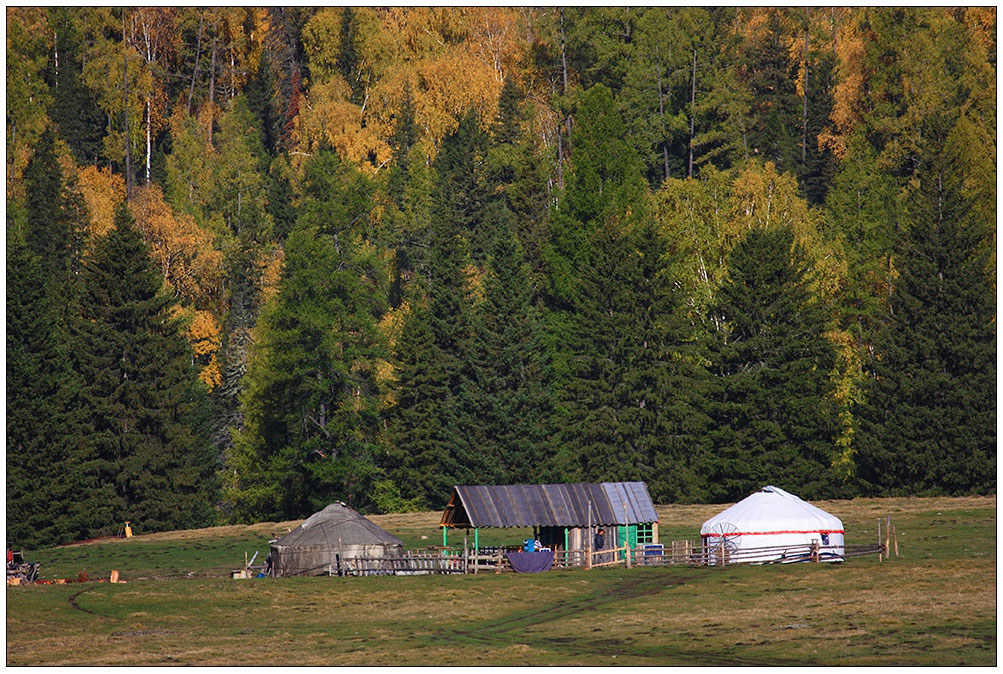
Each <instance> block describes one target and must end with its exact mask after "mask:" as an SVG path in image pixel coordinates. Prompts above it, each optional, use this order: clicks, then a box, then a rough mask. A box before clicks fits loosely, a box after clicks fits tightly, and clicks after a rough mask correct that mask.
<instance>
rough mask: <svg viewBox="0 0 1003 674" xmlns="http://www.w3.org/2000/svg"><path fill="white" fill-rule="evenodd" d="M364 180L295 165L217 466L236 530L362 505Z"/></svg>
mask: <svg viewBox="0 0 1003 674" xmlns="http://www.w3.org/2000/svg"><path fill="white" fill-rule="evenodd" d="M370 189H371V188H370V184H369V182H368V180H367V179H366V178H365V177H364V176H363V175H361V174H360V173H358V172H357V171H356V170H355V169H354V168H352V167H350V166H348V165H346V164H344V163H343V162H341V160H339V159H338V157H337V156H336V155H334V153H333V152H330V151H326V150H325V151H322V152H321V153H320V154H319V155H318V156H316V157H314V158H313V159H311V160H310V162H308V163H307V165H306V167H305V198H304V202H303V205H302V207H301V212H300V217H299V220H298V221H297V224H296V227H295V228H294V229H293V232H292V233H291V234H290V236H289V239H288V240H287V242H286V247H285V250H286V258H285V269H284V272H283V278H282V281H281V283H280V287H279V293H278V295H277V297H276V298H275V300H274V302H272V303H271V304H269V305H268V306H267V307H266V308H265V310H264V311H263V314H262V318H261V322H260V323H259V327H258V343H257V344H255V345H254V347H253V352H254V355H255V357H254V359H253V361H252V363H251V365H250V368H249V372H248V375H247V376H248V385H247V391H246V393H245V394H244V397H243V401H242V402H243V409H244V416H245V429H244V431H243V432H242V433H239V434H238V435H237V437H236V439H235V442H234V447H233V449H232V450H231V454H230V456H228V459H227V462H228V466H232V467H233V471H234V472H233V473H230V474H228V475H224V476H223V479H224V480H225V485H226V490H225V496H226V498H227V499H228V502H229V503H231V504H232V505H233V507H234V511H235V516H236V518H237V519H240V520H253V519H257V518H262V517H286V518H288V517H300V516H303V515H307V514H309V513H311V512H313V511H314V510H316V509H317V508H319V507H322V506H323V505H325V504H327V503H330V502H331V500H332V499H344V500H345V501H349V502H351V503H352V504H353V506H355V507H359V508H365V507H366V494H367V492H368V490H369V486H370V484H371V482H372V481H373V480H374V479H375V478H376V477H377V468H376V463H375V451H376V450H375V435H376V432H377V429H378V427H379V417H378V396H379V389H378V386H377V383H376V371H375V367H376V359H377V358H379V357H381V355H382V354H383V351H382V340H381V339H380V336H379V335H378V333H377V331H376V319H377V318H378V317H379V316H380V315H381V314H382V312H383V309H384V304H383V301H382V298H383V296H384V294H385V289H384V288H382V286H381V285H380V279H381V278H382V275H383V274H382V272H381V271H380V270H379V265H378V263H377V262H376V261H374V260H372V259H370V256H369V255H367V254H366V253H365V251H364V249H363V247H362V246H361V245H360V240H359V231H360V229H361V228H362V225H361V224H360V223H362V222H363V221H364V220H365V219H366V218H368V217H369V212H370V210H371V208H372V198H371V194H370Z"/></svg>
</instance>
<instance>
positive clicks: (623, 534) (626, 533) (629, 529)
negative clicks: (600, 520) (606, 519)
mask: <svg viewBox="0 0 1003 674" xmlns="http://www.w3.org/2000/svg"><path fill="white" fill-rule="evenodd" d="M624 543H626V544H627V547H628V548H630V549H631V550H633V549H634V548H636V547H637V525H635V524H626V525H623V526H620V527H618V528H617V547H623V544H624Z"/></svg>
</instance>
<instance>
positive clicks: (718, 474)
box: [707, 227, 837, 500]
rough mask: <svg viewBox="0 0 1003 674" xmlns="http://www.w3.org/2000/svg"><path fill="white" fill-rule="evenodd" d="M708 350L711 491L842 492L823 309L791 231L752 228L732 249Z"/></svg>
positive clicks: (726, 495)
mask: <svg viewBox="0 0 1003 674" xmlns="http://www.w3.org/2000/svg"><path fill="white" fill-rule="evenodd" d="M718 297H719V301H718V305H717V307H716V311H717V312H718V313H719V317H720V319H721V320H722V322H723V323H724V325H725V329H724V331H723V334H722V335H721V336H720V339H719V341H718V342H717V343H715V344H714V345H713V347H712V354H711V361H712V365H711V367H712V373H713V375H714V380H713V382H712V384H711V386H712V388H711V390H710V392H709V395H710V402H709V406H708V410H709V412H710V415H711V417H712V419H713V425H712V428H711V430H710V432H709V433H708V436H707V437H708V440H709V441H710V451H711V456H710V457H709V464H710V465H709V466H708V469H707V475H708V480H709V484H708V489H709V492H710V496H711V497H712V498H713V499H715V500H731V499H735V498H738V497H740V496H741V495H743V494H746V493H748V492H749V491H752V490H755V489H758V488H761V487H763V486H764V485H767V484H776V485H778V486H790V487H791V488H792V489H796V490H797V491H798V492H799V493H800V494H803V495H805V496H807V497H808V498H823V497H832V496H835V495H837V491H836V488H837V487H836V484H835V478H834V473H833V471H832V461H833V458H834V448H835V441H836V435H837V424H836V421H837V416H836V406H835V399H834V397H833V384H832V382H831V380H830V373H831V371H832V369H833V365H834V358H835V355H834V349H833V346H832V343H831V342H830V341H829V340H828V339H827V337H826V336H825V332H826V329H827V321H828V317H827V312H826V309H825V307H824V306H823V305H822V304H821V303H820V302H819V301H818V299H817V298H815V297H813V294H812V291H811V286H810V278H809V270H808V268H807V264H806V258H805V254H804V252H803V250H802V249H801V247H800V246H795V245H794V237H793V233H792V232H791V231H790V229H789V228H786V227H777V228H775V229H770V230H761V229H752V230H750V231H749V232H748V233H747V234H746V235H745V237H744V238H743V239H742V240H741V241H740V242H739V243H738V244H736V246H735V248H734V249H732V252H731V255H730V256H729V261H728V275H727V277H726V279H725V282H724V284H723V285H722V287H721V289H720V292H719V296H718Z"/></svg>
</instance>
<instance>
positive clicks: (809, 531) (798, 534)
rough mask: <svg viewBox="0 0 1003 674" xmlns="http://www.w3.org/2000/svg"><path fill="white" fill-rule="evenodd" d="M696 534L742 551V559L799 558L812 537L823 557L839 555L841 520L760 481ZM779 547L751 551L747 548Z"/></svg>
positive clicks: (829, 558)
mask: <svg viewBox="0 0 1003 674" xmlns="http://www.w3.org/2000/svg"><path fill="white" fill-rule="evenodd" d="M700 535H701V536H702V537H703V539H704V541H705V542H706V544H707V545H709V546H711V547H717V546H725V547H726V548H727V549H728V551H729V552H732V553H734V552H736V551H739V550H741V551H745V552H743V553H742V557H741V559H742V561H749V562H772V561H797V560H798V558H800V557H803V556H804V555H805V554H807V552H808V550H809V548H810V546H811V544H812V543H818V544H819V546H820V548H821V554H820V557H821V559H823V560H826V561H842V560H843V554H844V548H843V545H844V543H843V537H844V531H843V523H842V521H840V519H839V518H838V517H835V516H834V515H830V514H829V513H827V512H825V511H824V510H822V509H821V508H817V507H815V506H813V505H812V504H810V503H808V502H807V501H803V500H801V499H800V498H798V497H797V496H795V495H794V494H791V493H788V492H786V491H784V490H783V489H780V488H779V487H772V486H770V487H764V488H763V489H762V490H760V491H758V492H756V493H755V494H752V495H750V496H748V497H747V498H745V499H743V500H741V501H739V502H738V503H736V504H735V505H733V506H731V507H730V508H728V509H727V510H725V511H724V512H721V513H719V514H717V515H715V516H714V517H712V518H710V519H709V520H707V521H706V522H704V524H703V526H702V527H701V528H700ZM766 547H778V548H781V549H778V550H775V551H770V552H763V553H761V554H751V553H748V550H749V549H751V548H766Z"/></svg>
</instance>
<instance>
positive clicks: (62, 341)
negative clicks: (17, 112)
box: [7, 130, 85, 543]
mask: <svg viewBox="0 0 1003 674" xmlns="http://www.w3.org/2000/svg"><path fill="white" fill-rule="evenodd" d="M25 181H26V199H25V208H24V221H23V229H20V231H19V228H18V227H16V226H14V225H13V224H12V225H11V226H8V245H9V248H8V268H7V275H8V276H7V281H8V284H7V288H8V293H7V357H8V369H7V375H8V376H7V387H8V388H7V391H8V394H7V420H8V433H7V443H8V453H7V467H8V475H9V481H8V503H9V505H10V507H11V510H12V513H16V516H15V517H12V518H11V520H10V521H11V522H12V531H13V532H14V533H15V534H16V535H17V536H18V537H19V538H21V540H25V541H28V542H35V543H55V542H65V541H66V540H69V539H71V538H72V537H73V536H74V531H73V528H72V524H71V523H70V522H69V521H68V520H67V519H65V518H63V517H62V513H63V512H64V509H65V508H67V507H68V504H69V502H70V501H72V500H73V499H74V498H75V495H74V494H73V492H72V488H71V485H70V484H69V483H68V480H67V476H66V474H65V470H66V468H67V466H68V465H69V461H68V456H69V452H70V451H71V448H72V447H73V446H74V444H75V443H77V442H79V441H80V439H81V437H80V435H79V427H78V423H77V421H78V412H77V410H76V409H75V407H76V405H75V403H74V395H75V391H76V386H77V384H76V379H75V377H74V376H73V373H72V371H71V370H70V365H69V361H68V358H67V354H68V352H69V341H70V337H69V335H70V323H71V321H72V320H73V318H74V314H75V312H76V307H77V302H78V299H79V277H78V274H77V272H78V271H79V264H80V257H81V241H82V232H83V229H84V223H85V219H84V218H85V215H84V208H83V204H82V199H81V197H80V194H79V192H77V191H76V189H75V183H74V181H72V180H67V179H65V178H64V175H63V171H62V169H61V168H60V164H59V162H58V161H57V158H56V147H55V135H54V133H53V132H52V131H51V130H47V131H46V132H45V133H43V135H42V138H41V141H40V142H39V144H38V146H37V147H36V148H35V154H34V155H33V157H32V159H31V161H30V162H29V164H28V166H27V169H26V170H25ZM16 221H17V222H20V219H17V220H16Z"/></svg>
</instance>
